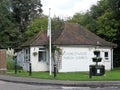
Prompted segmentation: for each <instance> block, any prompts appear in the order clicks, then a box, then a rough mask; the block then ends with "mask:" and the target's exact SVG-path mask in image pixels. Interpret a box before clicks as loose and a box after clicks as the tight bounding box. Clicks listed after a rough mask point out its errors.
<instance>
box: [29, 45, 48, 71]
mask: <svg viewBox="0 0 120 90" xmlns="http://www.w3.org/2000/svg"><path fill="white" fill-rule="evenodd" d="M39 48H43V47H31V48H30V51H31V52H30V56H31V57H30V60H31V63H32V71H48V60H47V59H48V56H46V62H45V61H40V62H39V61H38V51H39ZM33 52H37V55H36V56H34V55H33ZM46 54H47V50H46Z"/></svg>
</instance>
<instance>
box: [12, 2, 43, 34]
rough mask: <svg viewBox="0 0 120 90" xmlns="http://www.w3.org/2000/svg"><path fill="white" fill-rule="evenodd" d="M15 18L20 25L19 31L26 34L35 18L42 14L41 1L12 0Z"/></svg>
mask: <svg viewBox="0 0 120 90" xmlns="http://www.w3.org/2000/svg"><path fill="white" fill-rule="evenodd" d="M11 6H12V11H13V17H14V18H15V20H16V23H18V24H19V29H20V31H21V32H24V31H25V30H26V29H27V26H28V25H29V23H30V21H31V20H33V18H34V17H39V16H40V15H41V13H42V9H41V7H42V4H41V1H40V0H11Z"/></svg>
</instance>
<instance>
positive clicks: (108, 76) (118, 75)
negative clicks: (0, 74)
mask: <svg viewBox="0 0 120 90" xmlns="http://www.w3.org/2000/svg"><path fill="white" fill-rule="evenodd" d="M7 74H9V75H14V76H21V77H32V78H41V79H56V80H75V81H89V80H91V81H116V80H120V68H115V69H114V70H112V71H106V72H105V75H104V76H92V79H90V78H89V73H88V72H73V73H58V74H57V76H56V78H54V76H53V74H52V75H49V72H32V76H29V72H24V71H21V72H17V74H14V70H9V71H8V72H7Z"/></svg>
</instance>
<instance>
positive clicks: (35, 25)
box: [25, 16, 48, 38]
mask: <svg viewBox="0 0 120 90" xmlns="http://www.w3.org/2000/svg"><path fill="white" fill-rule="evenodd" d="M47 23H48V18H47V16H43V17H41V18H35V19H34V20H33V21H32V22H31V23H30V25H29V27H28V29H27V31H26V32H25V35H26V36H27V37H28V38H30V37H31V36H33V35H34V34H36V33H37V32H39V31H41V30H47Z"/></svg>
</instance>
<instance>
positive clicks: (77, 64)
mask: <svg viewBox="0 0 120 90" xmlns="http://www.w3.org/2000/svg"><path fill="white" fill-rule="evenodd" d="M39 48H42V47H37V46H36V47H30V60H31V63H32V71H49V59H48V50H46V54H47V55H46V61H44V62H43V61H40V62H39V61H38V51H39ZM60 48H61V49H62V60H61V67H60V68H59V70H58V71H59V72H79V71H89V65H91V64H95V63H94V62H92V58H93V57H94V53H93V51H94V50H95V47H83V46H82V47H81V46H60ZM97 50H100V52H101V53H100V55H101V57H102V58H103V59H102V62H100V63H99V64H103V65H105V69H106V70H111V68H112V63H111V61H112V49H111V48H109V47H108V48H105V47H102V48H101V47H99V49H97ZM33 52H37V55H36V56H34V55H33ZM104 52H108V53H109V57H108V60H106V59H105V57H104ZM17 60H18V62H19V65H21V66H23V69H24V70H27V71H28V70H29V62H27V61H25V49H23V50H22V51H20V52H18V55H17Z"/></svg>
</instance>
